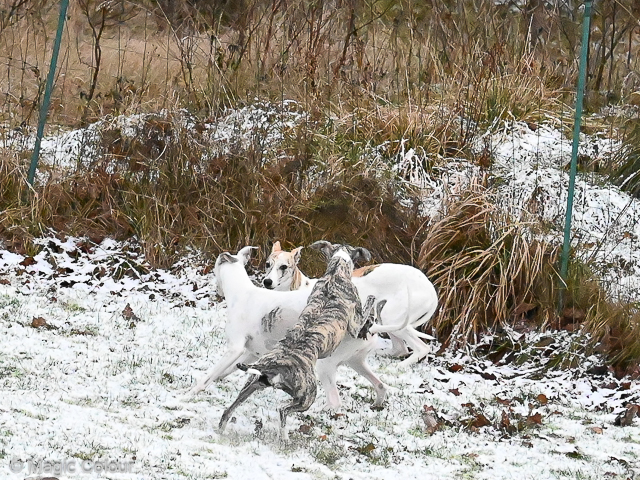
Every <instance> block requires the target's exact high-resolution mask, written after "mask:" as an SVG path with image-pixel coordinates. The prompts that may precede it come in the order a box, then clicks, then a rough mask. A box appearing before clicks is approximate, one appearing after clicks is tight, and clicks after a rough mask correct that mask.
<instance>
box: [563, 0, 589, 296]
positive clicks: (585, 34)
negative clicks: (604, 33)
mask: <svg viewBox="0 0 640 480" xmlns="http://www.w3.org/2000/svg"><path fill="white" fill-rule="evenodd" d="M591 3H592V0H586V1H585V2H584V20H583V24H582V47H581V50H580V71H579V74H578V88H577V91H576V114H575V123H574V125H573V145H572V148H571V170H570V172H569V190H568V194H567V214H566V216H565V222H564V243H563V245H562V262H561V266H560V277H561V278H562V282H563V284H562V287H561V290H560V308H562V306H563V301H564V298H563V292H564V289H565V287H566V284H567V273H568V269H569V249H570V247H571V216H572V213H573V191H574V189H575V184H576V170H577V165H578V145H579V143H580V123H581V122H582V100H583V98H584V90H585V83H586V78H587V52H588V50H589V26H590V24H591Z"/></svg>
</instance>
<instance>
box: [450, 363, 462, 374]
mask: <svg viewBox="0 0 640 480" xmlns="http://www.w3.org/2000/svg"><path fill="white" fill-rule="evenodd" d="M462 368H463V367H462V365H458V364H457V363H456V364H454V365H451V366H450V367H449V371H450V372H453V373H456V372H459V371H460V370H462Z"/></svg>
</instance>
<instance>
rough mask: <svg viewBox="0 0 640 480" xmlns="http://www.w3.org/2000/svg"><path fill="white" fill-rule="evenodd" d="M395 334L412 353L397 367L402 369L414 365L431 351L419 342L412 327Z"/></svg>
mask: <svg viewBox="0 0 640 480" xmlns="http://www.w3.org/2000/svg"><path fill="white" fill-rule="evenodd" d="M395 333H396V335H398V336H399V337H400V338H402V339H403V340H404V341H405V342H407V345H408V346H409V347H410V348H411V349H412V350H413V353H412V354H411V355H409V357H408V358H405V359H404V360H403V361H401V362H400V363H399V364H398V366H399V367H401V368H404V367H407V366H409V365H413V364H414V363H418V362H419V361H420V360H422V359H423V358H424V357H426V356H427V354H428V353H429V352H430V351H431V350H430V349H429V347H428V346H427V345H426V344H425V343H424V342H423V341H422V340H420V337H419V336H418V335H417V332H416V330H415V329H413V328H412V327H407V328H406V329H405V330H403V331H401V332H395Z"/></svg>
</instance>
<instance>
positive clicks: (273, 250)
mask: <svg viewBox="0 0 640 480" xmlns="http://www.w3.org/2000/svg"><path fill="white" fill-rule="evenodd" d="M281 251H282V247H281V246H280V241H276V243H274V244H273V247H271V253H272V254H274V253H276V252H281Z"/></svg>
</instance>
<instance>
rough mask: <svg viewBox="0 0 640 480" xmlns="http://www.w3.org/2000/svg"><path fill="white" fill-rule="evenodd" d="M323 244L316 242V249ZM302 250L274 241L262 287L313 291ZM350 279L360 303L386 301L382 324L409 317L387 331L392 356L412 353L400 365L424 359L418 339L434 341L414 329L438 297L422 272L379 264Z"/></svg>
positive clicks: (367, 256)
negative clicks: (403, 324)
mask: <svg viewBox="0 0 640 480" xmlns="http://www.w3.org/2000/svg"><path fill="white" fill-rule="evenodd" d="M323 242H324V241H323V240H321V241H319V242H316V243H315V244H314V245H316V247H315V248H316V249H317V248H318V246H319V245H322V244H323ZM324 243H327V244H329V242H324ZM301 250H302V247H298V248H295V249H294V250H292V251H291V252H287V251H284V250H282V248H281V245H280V242H279V241H277V242H275V243H274V244H273V247H272V249H271V254H270V255H269V258H268V259H267V261H266V265H265V266H266V274H265V276H264V278H263V280H262V284H263V285H264V286H265V287H266V288H269V289H272V290H276V291H295V290H304V289H310V288H312V287H313V285H314V283H315V281H316V280H315V279H310V278H308V277H307V276H306V275H304V273H302V271H301V270H300V268H299V267H298V263H299V261H300V252H301ZM362 250H364V251H366V249H362ZM361 255H362V259H363V260H366V261H368V260H370V258H371V256H370V254H369V252H368V251H366V253H365V252H361ZM352 280H353V283H354V284H355V286H356V288H357V289H358V293H359V294H360V299H361V300H363V301H364V299H366V298H367V297H368V296H369V295H373V296H375V297H376V298H377V299H378V300H382V299H385V300H387V308H385V310H384V312H383V315H382V324H383V325H395V324H398V323H399V322H400V320H399V319H401V318H407V317H408V318H409V324H408V325H407V326H406V327H405V328H403V329H401V330H395V331H393V332H389V337H390V338H391V341H392V344H393V349H392V352H391V354H392V355H395V356H405V355H407V354H408V353H409V351H408V349H407V347H409V348H411V350H412V354H411V355H410V356H409V357H407V358H406V359H405V360H403V361H402V362H400V366H402V367H405V366H408V365H411V364H413V363H416V362H418V361H420V360H421V359H422V358H424V357H425V356H426V355H427V354H428V353H429V348H428V347H427V345H425V344H424V342H423V341H422V340H421V339H422V338H424V339H428V340H433V337H432V336H430V335H427V334H425V333H422V332H420V331H418V330H417V328H418V327H420V326H422V325H424V324H425V323H426V322H427V321H428V320H429V319H430V318H431V317H432V316H433V314H434V313H435V311H436V309H437V308H438V295H437V293H436V290H435V288H434V286H433V284H432V283H431V282H430V281H429V279H428V278H427V277H426V276H425V275H424V273H422V272H421V271H420V270H418V269H417V268H414V267H412V266H409V265H401V264H396V263H382V264H378V265H370V266H366V267H362V268H358V269H355V270H354V271H353V279H352ZM405 291H406V292H408V293H409V296H410V298H411V302H407V295H406V294H405Z"/></svg>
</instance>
